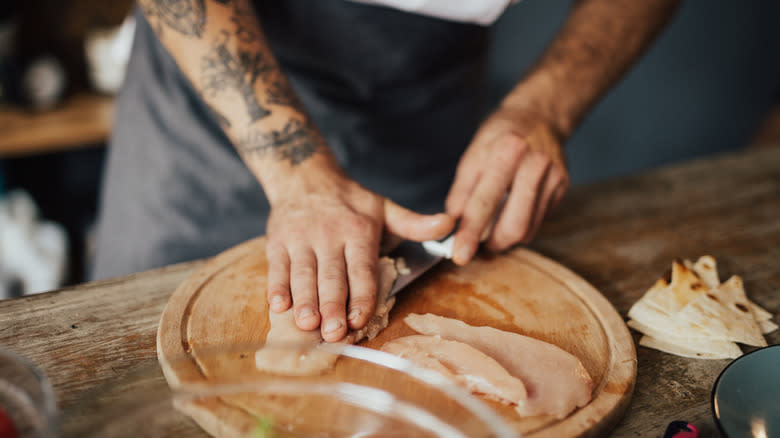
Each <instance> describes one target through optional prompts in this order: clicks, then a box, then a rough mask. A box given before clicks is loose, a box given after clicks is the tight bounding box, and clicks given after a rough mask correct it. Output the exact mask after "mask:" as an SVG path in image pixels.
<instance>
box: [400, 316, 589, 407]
mask: <svg viewBox="0 0 780 438" xmlns="http://www.w3.org/2000/svg"><path fill="white" fill-rule="evenodd" d="M404 322H405V323H406V324H407V325H408V326H409V327H411V328H412V329H414V330H415V331H417V332H418V333H422V334H424V335H432V336H441V337H442V338H444V339H451V340H455V341H459V342H463V343H466V344H469V345H471V346H472V347H474V348H476V349H477V350H480V351H481V352H483V353H485V354H486V355H488V356H490V357H492V358H493V359H495V360H496V362H498V363H499V364H501V365H502V366H503V367H504V368H506V370H507V371H508V372H509V374H511V375H513V376H515V377H518V378H520V380H522V381H523V383H524V384H525V388H526V391H527V392H528V398H527V400H526V402H525V403H521V404H518V405H517V407H516V410H517V412H518V413H519V414H520V415H523V416H534V415H552V416H554V417H556V418H563V417H565V416H566V415H568V414H569V413H570V412H571V411H572V410H574V409H575V408H577V407H578V406H584V405H586V404H587V403H588V402H589V401H590V398H591V391H592V389H593V381H592V380H591V378H590V376H589V375H588V372H587V371H586V370H585V367H584V366H583V365H582V363H581V362H580V361H579V359H577V358H576V357H574V356H573V355H571V354H569V353H567V352H566V351H564V350H562V349H560V348H558V347H557V346H555V345H552V344H549V343H547V342H543V341H540V340H538V339H534V338H529V337H528V336H523V335H520V334H517V333H512V332H507V331H503V330H498V329H495V328H492V327H474V326H470V325H468V324H466V323H464V322H463V321H459V320H457V319H452V318H445V317H442V316H437V315H432V314H430V313H429V314H426V315H418V314H409V315H408V316H407V317H406V318H405V319H404Z"/></svg>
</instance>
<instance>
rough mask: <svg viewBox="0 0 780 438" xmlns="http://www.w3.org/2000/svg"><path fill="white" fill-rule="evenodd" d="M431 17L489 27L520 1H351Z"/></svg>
mask: <svg viewBox="0 0 780 438" xmlns="http://www.w3.org/2000/svg"><path fill="white" fill-rule="evenodd" d="M351 1H354V2H358V3H368V4H375V5H381V6H387V7H390V8H395V9H400V10H402V11H406V12H412V13H415V14H422V15H429V16H432V17H436V18H441V19H444V20H450V21H461V22H465V23H476V24H480V25H482V26H489V25H491V24H493V22H495V21H496V20H497V19H498V17H500V16H501V14H502V13H503V12H504V10H505V9H506V8H507V7H509V5H511V4H512V3H517V2H518V1H520V0H351Z"/></svg>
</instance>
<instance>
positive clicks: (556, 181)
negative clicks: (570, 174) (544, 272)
mask: <svg viewBox="0 0 780 438" xmlns="http://www.w3.org/2000/svg"><path fill="white" fill-rule="evenodd" d="M562 182H563V172H562V171H561V170H560V168H558V167H557V166H553V165H552V164H551V165H550V168H549V170H548V171H547V175H545V178H544V183H543V185H542V189H541V194H540V196H539V197H538V199H537V204H536V208H535V209H534V218H533V221H532V223H531V229H530V231H529V233H528V235H527V236H526V241H528V242H530V241H531V240H533V238H534V237H535V236H536V233H537V232H539V228H540V227H541V226H542V223H543V222H544V218H545V216H547V213H548V212H549V211H550V210H551V206H550V204H551V203H552V197H553V196H554V195H555V191H556V190H557V189H558V187H559V186H560V184H561V183H562Z"/></svg>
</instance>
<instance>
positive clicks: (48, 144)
mask: <svg viewBox="0 0 780 438" xmlns="http://www.w3.org/2000/svg"><path fill="white" fill-rule="evenodd" d="M113 115H114V99H113V98H112V97H109V96H103V95H97V94H88V93H82V94H76V95H74V96H72V97H70V98H68V99H67V100H66V101H65V102H63V103H62V104H61V105H60V106H58V107H57V108H56V109H53V110H51V111H46V112H42V113H32V112H26V111H23V110H19V109H12V108H8V107H2V108H0V158H10V157H19V156H24V155H32V154H41V153H48V152H57V151H64V150H70V149H76V148H81V147H85V146H93V145H97V144H102V143H105V141H106V140H107V139H108V135H109V133H110V132H111V123H112V119H113Z"/></svg>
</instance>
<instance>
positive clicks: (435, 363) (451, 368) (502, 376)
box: [382, 335, 527, 405]
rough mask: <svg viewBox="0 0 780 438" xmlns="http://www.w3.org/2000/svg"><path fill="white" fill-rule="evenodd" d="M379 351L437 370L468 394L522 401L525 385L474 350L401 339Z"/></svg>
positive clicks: (440, 341)
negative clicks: (469, 392)
mask: <svg viewBox="0 0 780 438" xmlns="http://www.w3.org/2000/svg"><path fill="white" fill-rule="evenodd" d="M382 351H385V352H387V353H390V354H394V355H396V356H399V357H402V358H404V359H407V360H409V361H410V362H412V363H414V364H415V365H417V366H419V367H422V368H427V369H430V370H433V371H437V372H438V373H440V374H442V375H443V376H444V377H447V378H449V379H451V380H453V381H454V382H455V383H457V384H459V385H461V386H464V387H465V388H467V389H468V390H469V391H471V392H474V393H479V394H483V395H484V396H486V397H488V398H490V399H493V400H496V401H499V402H501V403H504V404H510V405H517V404H521V403H524V402H525V399H526V396H527V394H526V391H525V385H523V382H521V381H520V379H518V378H516V377H513V376H511V375H510V374H509V373H508V372H507V370H506V369H505V368H504V367H502V366H501V365H500V364H499V363H498V362H496V361H495V360H493V359H492V358H491V357H488V356H487V355H485V354H484V353H482V352H481V351H479V350H477V349H476V348H474V347H472V346H470V345H468V344H464V343H463V342H458V341H448V340H445V339H442V338H441V337H439V336H423V335H415V336H405V337H402V338H397V339H393V340H392V341H389V342H386V343H385V344H384V345H382Z"/></svg>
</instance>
